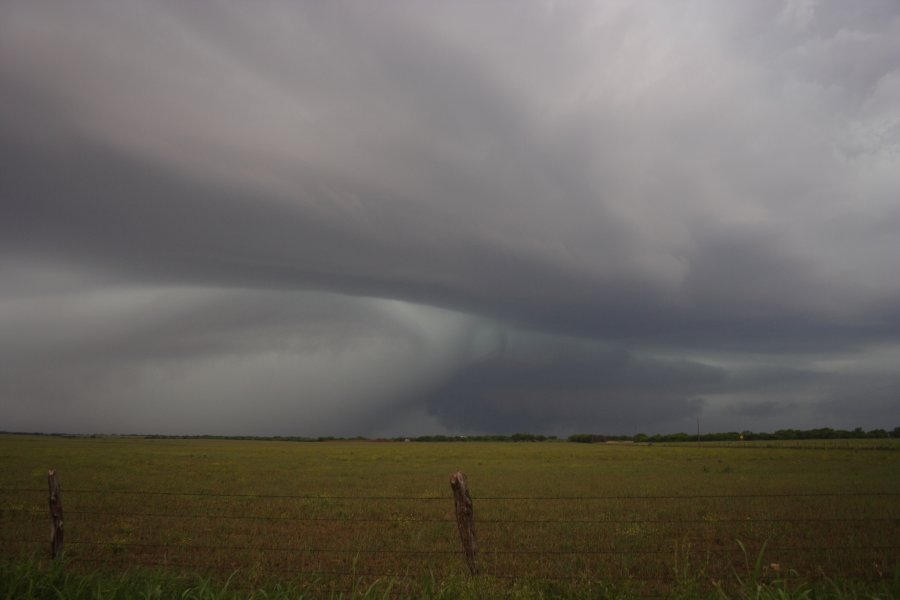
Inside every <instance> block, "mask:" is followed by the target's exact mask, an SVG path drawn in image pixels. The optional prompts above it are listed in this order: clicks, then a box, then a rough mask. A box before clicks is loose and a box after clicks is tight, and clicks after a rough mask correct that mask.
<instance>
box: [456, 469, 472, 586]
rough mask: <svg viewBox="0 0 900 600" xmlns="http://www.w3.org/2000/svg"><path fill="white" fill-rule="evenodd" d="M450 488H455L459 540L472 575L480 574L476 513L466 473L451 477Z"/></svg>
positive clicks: (457, 473)
mask: <svg viewBox="0 0 900 600" xmlns="http://www.w3.org/2000/svg"><path fill="white" fill-rule="evenodd" d="M450 487H451V488H453V502H454V504H455V506H456V524H457V526H458V527H459V539H460V541H462V545H463V551H464V552H465V553H466V564H468V565H469V571H471V572H472V575H477V574H478V564H477V563H476V562H475V559H476V556H477V554H478V540H476V539H475V511H474V509H473V507H472V496H471V495H470V494H469V480H468V479H467V478H466V475H465V473H463V472H462V471H457V472H456V473H454V474H453V475H451V476H450Z"/></svg>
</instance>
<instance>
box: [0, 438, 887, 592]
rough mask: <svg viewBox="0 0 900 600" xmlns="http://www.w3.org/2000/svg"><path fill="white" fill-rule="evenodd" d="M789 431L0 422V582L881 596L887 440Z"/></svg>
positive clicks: (55, 588) (89, 588)
mask: <svg viewBox="0 0 900 600" xmlns="http://www.w3.org/2000/svg"><path fill="white" fill-rule="evenodd" d="M804 443H805V442H799V443H797V444H792V445H790V446H784V447H771V446H769V445H763V444H762V443H759V444H758V443H756V442H749V443H747V442H745V443H737V442H736V443H732V444H722V443H718V444H715V445H708V446H704V445H703V444H699V445H698V444H696V443H687V444H671V445H661V444H654V445H647V444H597V443H594V444H570V443H563V442H557V443H553V442H548V443H541V444H521V443H487V442H485V443H480V442H473V443H467V444H458V443H431V444H416V443H402V442H400V443H375V442H364V441H359V442H346V441H343V442H328V443H317V444H311V443H297V442H267V443H263V442H259V441H235V440H177V439H137V438H112V437H111V438H103V437H97V438H59V437H48V436H41V437H31V436H0V490H2V491H0V548H2V549H0V559H2V560H0V565H2V566H0V585H2V587H0V592H5V594H4V593H0V597H8V598H17V597H36V598H37V597H72V598H79V597H92V598H93V597H139V596H140V597H171V596H173V595H179V596H181V595H183V594H184V597H198V598H199V597H210V598H213V597H215V598H220V597H221V598H224V597H246V596H247V595H249V594H251V593H252V594H256V596H257V597H284V598H287V597H292V598H297V597H307V598H318V597H335V598H337V597H342V598H348V597H358V598H380V597H391V598H393V597H433V598H438V597H446V598H454V597H461V598H468V597H472V598H475V597H478V598H486V597H499V596H507V597H521V598H528V597H536V598H537V597H584V598H597V597H632V596H633V597H644V596H662V597H683V598H690V597H773V598H774V597H810V598H811V597H816V598H818V597H829V596H834V597H866V598H876V597H881V598H887V597H898V596H900V575H898V572H900V502H898V500H900V478H898V477H897V474H898V473H900V443H898V442H897V441H888V442H885V441H884V440H878V441H875V440H872V441H871V444H870V445H868V446H867V445H866V441H865V440H863V441H859V442H857V443H856V444H855V446H854V447H847V446H842V445H830V446H828V445H821V444H818V445H816V444H815V443H813V442H809V443H808V445H805V446H804ZM48 468H55V469H57V471H58V473H59V477H60V480H61V483H62V496H63V505H64V509H65V542H66V546H65V548H66V549H65V555H64V558H63V559H62V561H61V562H59V563H58V564H57V565H50V564H49V562H50V561H48V560H47V557H46V555H47V552H48V548H49V541H48V533H47V523H48V520H49V516H48V512H47V491H46V482H47V470H48ZM456 470H462V471H464V472H465V473H466V474H467V475H468V478H469V483H470V486H471V489H472V495H473V498H474V505H475V518H476V527H477V530H478V538H479V546H480V552H479V567H480V574H479V575H477V576H474V577H473V576H471V575H470V574H469V572H468V569H467V567H466V563H465V561H464V559H463V557H462V552H461V548H460V543H459V536H458V533H457V531H456V524H455V519H454V509H453V500H452V495H451V491H450V487H449V475H450V474H451V473H452V472H454V471H456ZM79 590H80V591H79ZM98 590H100V591H103V590H105V592H103V593H100V592H98ZM176 591H177V592H178V593H177V594H176V593H175V592H176ZM79 594H83V595H79ZM117 594H122V595H117Z"/></svg>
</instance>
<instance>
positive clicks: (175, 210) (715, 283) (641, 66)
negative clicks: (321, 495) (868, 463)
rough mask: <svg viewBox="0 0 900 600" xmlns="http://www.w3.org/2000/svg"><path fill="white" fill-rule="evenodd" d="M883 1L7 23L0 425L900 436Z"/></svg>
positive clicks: (888, 11) (899, 251) (897, 188)
mask: <svg viewBox="0 0 900 600" xmlns="http://www.w3.org/2000/svg"><path fill="white" fill-rule="evenodd" d="M898 257H900V4H898V3H897V2H896V0H859V1H854V2H847V1H845V0H833V1H826V0H823V1H815V0H790V1H787V0H759V1H754V2H721V1H720V0H692V1H687V0H658V1H653V0H648V1H643V2H634V1H633V0H621V1H619V0H609V1H605V0H603V1H597V2H582V1H578V2H566V1H553V0H527V1H524V2H522V1H518V0H516V1H512V0H509V1H474V0H473V1H466V0H460V1H454V2H421V1H418V0H409V1H404V0H396V1H393V0H392V1H390V2H370V1H368V0H356V1H353V0H348V1H335V2H330V1H329V2H319V1H315V0H309V1H301V0H259V1H254V2H245V1H243V0H233V1H228V0H226V1H223V2H215V3H203V2H181V1H176V0H170V1H166V0H162V1H160V0H153V1H149V0H148V1H141V0H72V1H69V2H63V3H60V2H51V1H45V0H4V2H2V3H0V430H6V431H45V432H75V433H160V434H224V435H302V436H324V435H337V436H353V435H365V436H370V437H375V436H397V435H401V436H402V435H423V434H440V433H443V434H479V433H497V434H510V433H514V432H530V433H543V434H549V435H560V436H565V435H569V434H572V433H585V432H593V433H607V434H633V433H635V432H645V433H659V432H662V433H667V432H677V431H689V432H692V431H694V430H695V429H696V426H697V425H696V423H697V420H698V419H699V421H700V425H701V428H702V429H703V430H705V431H742V430H748V429H749V430H753V431H774V430H777V429H784V428H803V429H806V428H813V427H835V428H846V429H852V428H854V427H863V428H865V429H872V428H885V429H892V428H894V427H896V426H898V425H900V260H898Z"/></svg>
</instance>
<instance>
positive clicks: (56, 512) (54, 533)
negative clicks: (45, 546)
mask: <svg viewBox="0 0 900 600" xmlns="http://www.w3.org/2000/svg"><path fill="white" fill-rule="evenodd" d="M47 481H48V483H49V484H50V556H51V557H52V558H53V559H57V558H59V557H60V555H62V551H63V507H62V496H61V494H60V490H59V479H58V478H57V477H56V471H55V470H53V469H50V471H49V472H48V473H47Z"/></svg>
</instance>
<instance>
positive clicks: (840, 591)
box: [0, 553, 900, 600]
mask: <svg viewBox="0 0 900 600" xmlns="http://www.w3.org/2000/svg"><path fill="white" fill-rule="evenodd" d="M704 577H705V575H704V573H703V567H702V565H698V566H697V568H696V570H694V571H685V570H682V571H681V572H680V573H679V579H678V582H677V584H676V585H675V586H674V587H673V588H671V589H669V591H667V592H666V593H665V594H664V595H662V596H659V595H655V594H654V595H653V597H664V598H673V599H677V600H681V599H684V600H688V599H692V598H700V599H706V598H708V599H709V600H830V599H834V600H888V599H890V598H900V578H896V577H895V579H894V580H893V581H885V582H877V583H872V582H869V583H865V582H859V581H852V580H839V579H837V580H836V579H829V578H826V577H823V578H822V579H820V580H817V581H814V582H801V583H792V581H791V579H790V577H789V576H786V577H783V578H782V577H777V578H768V579H767V578H766V577H765V576H764V565H763V556H762V553H760V555H758V556H757V557H756V559H755V560H753V561H751V560H750V559H749V558H748V563H747V572H746V573H737V572H736V573H734V576H733V578H732V579H731V580H729V581H720V582H715V583H716V585H715V586H714V587H713V588H710V587H709V585H708V582H707V585H703V579H704ZM233 579H234V577H233V576H232V577H229V578H227V579H226V580H225V581H216V580H213V579H208V578H204V577H200V576H188V575H175V574H172V573H169V572H165V571H159V570H151V569H146V568H136V569H133V570H128V571H125V572H121V573H117V574H111V573H107V572H101V571H93V572H86V571H78V570H75V569H72V568H70V566H69V565H67V564H66V563H65V562H64V561H62V562H59V563H56V564H46V563H42V562H25V563H11V562H0V599H2V600H51V599H52V600H133V599H140V600H157V599H158V600H167V599H170V598H177V599H180V600H239V599H241V600H243V599H247V600H288V599H290V600H312V599H327V600H395V599H414V598H416V599H425V600H486V599H492V598H510V599H517V600H550V599H560V600H563V599H573V600H589V599H598V600H603V599H610V600H612V599H623V600H626V599H632V598H641V597H643V594H642V592H641V591H639V590H636V589H633V588H630V587H629V586H628V585H627V584H622V585H616V584H603V583H600V582H583V583H581V584H579V585H577V586H574V587H572V586H565V585H560V584H559V583H558V582H552V581H546V580H533V579H521V580H518V581H514V582H501V581H498V580H495V579H493V578H491V577H475V578H469V577H457V578H447V579H442V580H439V579H437V578H435V577H433V576H423V577H419V578H394V579H384V580H378V581H375V582H366V583H363V580H362V579H359V580H355V581H354V582H353V583H352V584H351V586H350V589H346V590H338V589H328V588H327V587H321V588H317V587H316V586H315V584H312V585H310V584H309V583H306V584H302V585H300V584H295V583H291V582H284V581H277V580H272V581H269V582H266V583H265V584H263V585H261V586H258V587H254V588H250V589H244V588H233V587H232V580H233Z"/></svg>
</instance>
